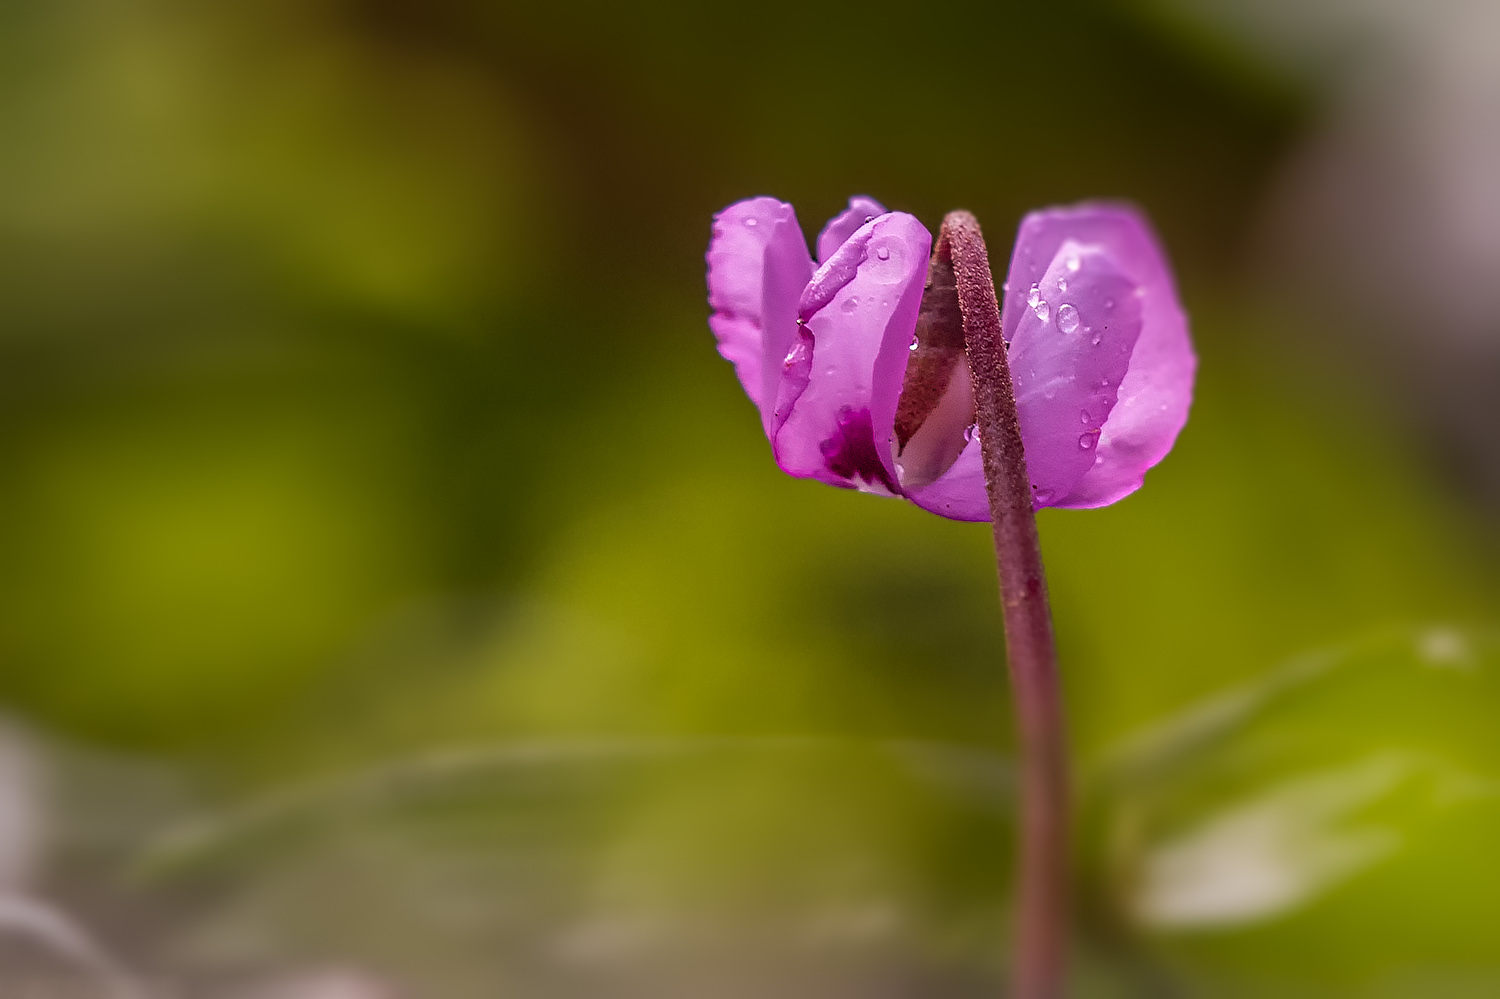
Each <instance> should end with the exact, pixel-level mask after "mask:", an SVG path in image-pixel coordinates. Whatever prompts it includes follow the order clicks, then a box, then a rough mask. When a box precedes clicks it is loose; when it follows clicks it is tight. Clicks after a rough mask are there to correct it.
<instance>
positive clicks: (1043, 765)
mask: <svg viewBox="0 0 1500 999" xmlns="http://www.w3.org/2000/svg"><path fill="white" fill-rule="evenodd" d="M933 256H934V259H935V261H937V262H939V263H948V262H949V261H951V265H952V268H953V273H954V276H955V279H956V284H957V287H958V305H959V310H960V312H961V314H962V316H963V330H964V344H965V347H966V349H967V352H968V358H969V369H970V372H971V373H972V375H973V378H974V401H975V410H976V414H977V417H978V423H979V441H980V449H981V455H982V457H983V459H984V481H985V487H986V489H987V490H988V493H989V500H990V517H991V520H992V521H993V522H994V533H995V562H996V567H997V569H998V571H999V575H1000V604H1001V607H1002V609H1003V611H1004V615H1005V649H1006V659H1007V662H1008V663H1009V667H1010V677H1011V685H1012V687H1013V688H1014V692H1015V701H1016V719H1017V723H1018V727H1019V736H1020V761H1021V763H1020V796H1019V798H1020V802H1019V808H1020V850H1019V853H1020V858H1019V861H1020V869H1019V872H1018V874H1017V885H1018V888H1017V891H1018V894H1017V905H1016V924H1017V928H1016V939H1015V953H1014V957H1013V966H1012V970H1011V975H1012V991H1011V999H1058V997H1060V996H1061V995H1062V993H1063V987H1064V986H1063V982H1064V965H1065V961H1066V949H1067V893H1068V882H1067V854H1068V760H1067V747H1066V733H1065V731H1064V724H1063V710H1062V699H1061V694H1060V691H1059V689H1058V677H1057V650H1056V647H1055V645H1054V643H1053V639H1052V616H1051V612H1050V611H1049V610H1048V607H1047V580H1046V577H1045V575H1044V574H1043V571H1042V552H1041V547H1040V545H1039V544H1038V540H1037V533H1036V515H1035V514H1034V513H1033V508H1032V495H1031V482H1030V479H1029V478H1028V477H1027V475H1026V455H1025V452H1024V451H1023V449H1022V447H1021V426H1020V423H1019V422H1018V421H1017V419H1016V400H1015V394H1014V392H1013V391H1012V388H1011V380H1010V365H1009V364H1008V362H1007V361H1006V356H1005V350H1006V344H1005V341H1004V339H1002V337H1001V331H1000V306H999V303H998V302H996V300H995V282H994V280H993V279H992V278H991V277H990V262H989V254H988V252H987V251H986V250H985V246H984V237H983V235H982V234H981V233H980V231H979V222H978V220H977V219H975V218H974V216H973V215H971V214H970V213H968V212H950V213H949V215H948V217H947V218H945V219H943V227H942V229H941V230H940V231H939V233H938V240H937V246H936V248H935V249H934V251H933Z"/></svg>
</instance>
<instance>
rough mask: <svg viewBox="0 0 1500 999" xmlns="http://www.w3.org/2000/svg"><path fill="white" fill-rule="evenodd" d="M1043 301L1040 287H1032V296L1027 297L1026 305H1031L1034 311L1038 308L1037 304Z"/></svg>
mask: <svg viewBox="0 0 1500 999" xmlns="http://www.w3.org/2000/svg"><path fill="white" fill-rule="evenodd" d="M1041 300H1042V290H1041V289H1040V288H1039V287H1037V286H1036V285H1032V286H1031V294H1029V295H1027V296H1026V304H1027V305H1029V306H1031V307H1032V308H1033V309H1034V308H1036V303H1038V302H1040V301H1041Z"/></svg>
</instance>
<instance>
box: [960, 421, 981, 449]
mask: <svg viewBox="0 0 1500 999" xmlns="http://www.w3.org/2000/svg"><path fill="white" fill-rule="evenodd" d="M978 436H979V424H977V423H971V424H969V425H968V426H967V427H965V428H964V443H965V444H967V443H969V442H970V441H972V440H974V439H975V438H976V437H978Z"/></svg>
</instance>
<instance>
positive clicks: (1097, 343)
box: [1089, 333, 1103, 347]
mask: <svg viewBox="0 0 1500 999" xmlns="http://www.w3.org/2000/svg"><path fill="white" fill-rule="evenodd" d="M1102 339H1103V337H1101V336H1099V334H1097V333H1095V334H1094V339H1092V340H1090V341H1089V342H1090V343H1092V344H1093V345H1094V346H1095V347H1097V346H1099V341H1100V340H1102Z"/></svg>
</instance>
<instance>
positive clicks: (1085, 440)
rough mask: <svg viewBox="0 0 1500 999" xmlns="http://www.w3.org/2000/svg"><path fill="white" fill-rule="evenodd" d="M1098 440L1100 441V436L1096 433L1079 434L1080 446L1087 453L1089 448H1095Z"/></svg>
mask: <svg viewBox="0 0 1500 999" xmlns="http://www.w3.org/2000/svg"><path fill="white" fill-rule="evenodd" d="M1097 439H1098V435H1097V434H1095V433H1092V432H1090V433H1086V434H1079V435H1078V446H1079V447H1081V448H1083V449H1084V450H1085V451H1087V450H1088V449H1089V448H1091V447H1093V446H1094V441H1095V440H1097Z"/></svg>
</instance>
